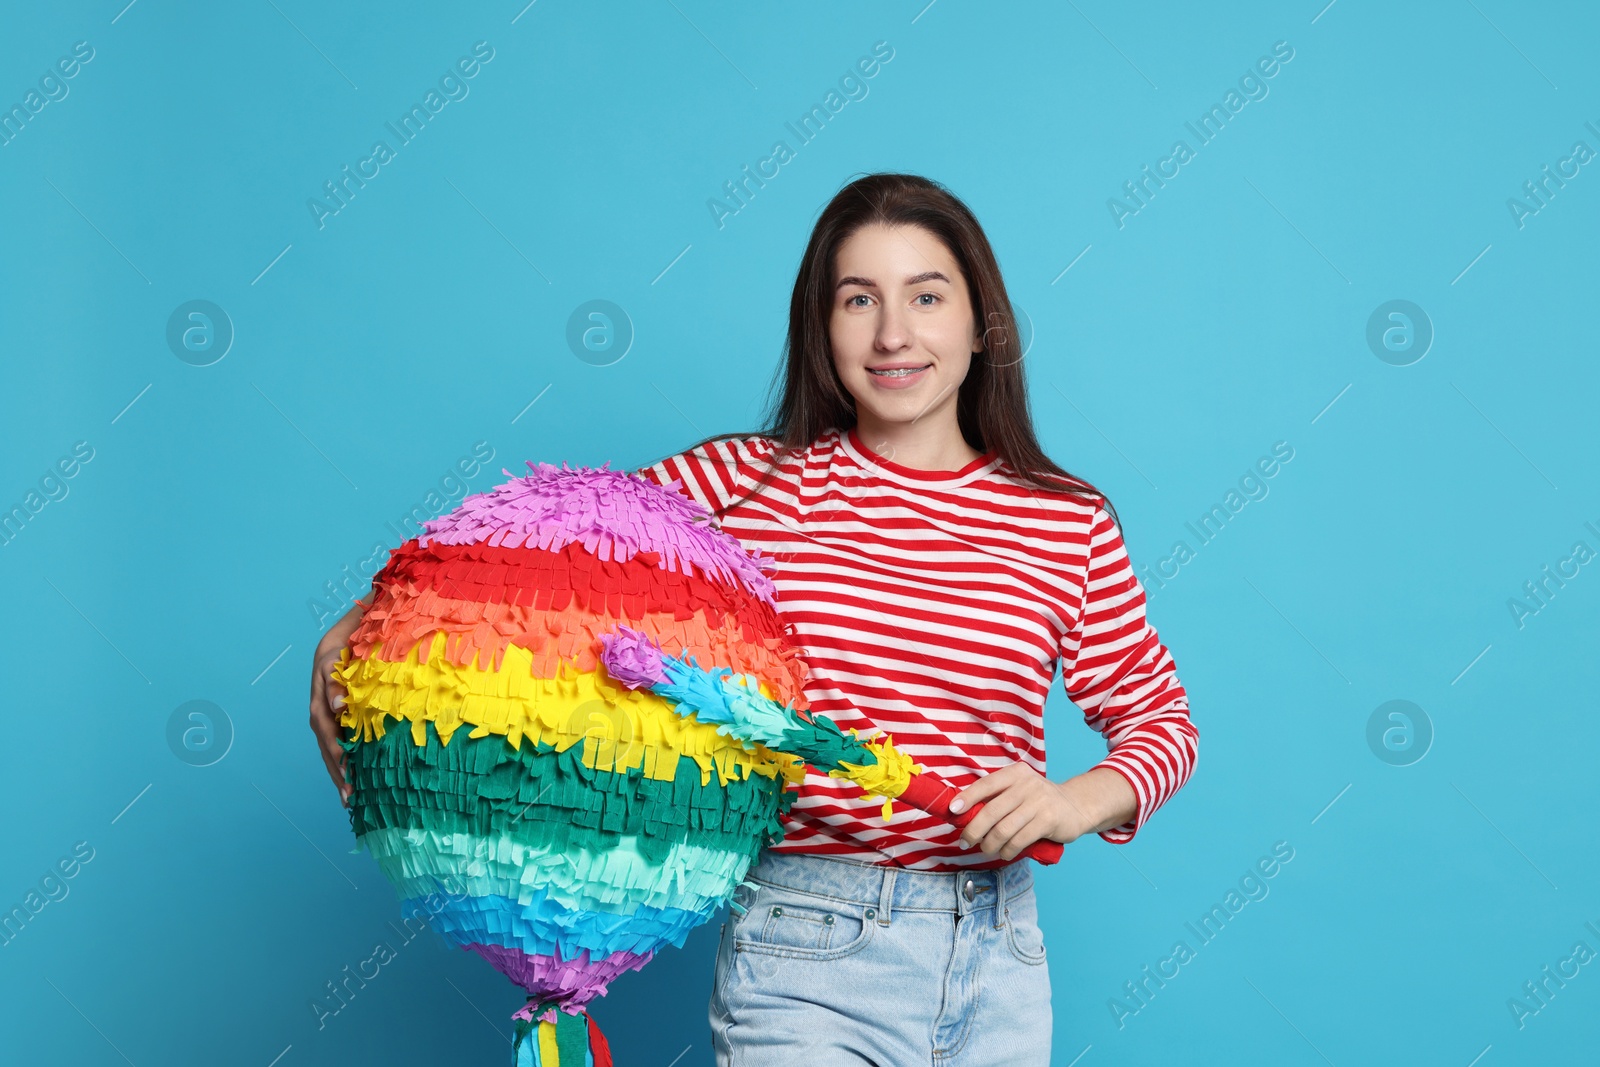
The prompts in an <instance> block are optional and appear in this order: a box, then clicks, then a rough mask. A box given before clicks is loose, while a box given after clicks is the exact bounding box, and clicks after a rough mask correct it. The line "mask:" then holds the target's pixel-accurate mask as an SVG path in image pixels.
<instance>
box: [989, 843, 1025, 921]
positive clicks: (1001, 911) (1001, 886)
mask: <svg viewBox="0 0 1600 1067" xmlns="http://www.w3.org/2000/svg"><path fill="white" fill-rule="evenodd" d="M1026 862H1027V860H1017V861H1015V862H1013V863H1009V864H1007V865H1006V866H1004V867H1001V868H1000V869H999V870H997V871H995V872H994V928H995V929H996V930H999V929H1003V928H1004V927H1005V925H1006V923H1008V922H1010V921H1011V915H1010V913H1009V912H1008V911H1007V910H1006V906H1007V905H1008V904H1010V903H1011V892H1010V890H1011V888H1012V887H1013V886H1014V885H1015V884H1016V878H1015V877H1014V875H1015V872H1016V871H1018V870H1020V869H1021V865H1022V864H1024V863H1026Z"/></svg>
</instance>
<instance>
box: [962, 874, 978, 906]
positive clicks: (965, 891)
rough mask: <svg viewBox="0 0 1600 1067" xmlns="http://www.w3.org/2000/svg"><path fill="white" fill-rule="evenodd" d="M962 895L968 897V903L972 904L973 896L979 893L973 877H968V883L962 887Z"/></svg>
mask: <svg viewBox="0 0 1600 1067" xmlns="http://www.w3.org/2000/svg"><path fill="white" fill-rule="evenodd" d="M961 895H962V896H964V897H966V898H967V903H968V904H971V903H972V898H973V897H974V896H976V895H977V890H976V889H974V888H973V885H972V879H971V878H968V879H967V884H966V885H964V886H962V887H961Z"/></svg>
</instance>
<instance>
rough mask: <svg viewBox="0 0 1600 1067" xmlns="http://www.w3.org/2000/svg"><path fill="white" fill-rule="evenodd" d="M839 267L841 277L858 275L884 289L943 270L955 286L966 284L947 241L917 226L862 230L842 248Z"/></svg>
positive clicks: (837, 273) (877, 225) (875, 226)
mask: <svg viewBox="0 0 1600 1067" xmlns="http://www.w3.org/2000/svg"><path fill="white" fill-rule="evenodd" d="M835 268H836V269H835V275H834V276H835V277H837V278H845V277H848V276H855V277H860V278H865V279H869V280H871V281H872V282H873V283H875V284H877V285H880V286H884V287H889V286H895V285H901V284H904V283H905V280H906V279H907V278H911V277H914V276H916V275H919V274H925V273H927V272H928V271H939V272H940V273H942V274H944V275H945V277H947V278H949V279H950V282H951V284H953V285H960V284H961V283H962V278H961V268H960V266H959V265H958V264H957V263H956V259H955V256H953V255H951V253H950V250H949V249H948V248H946V247H945V245H944V242H943V241H941V240H939V238H938V237H936V236H934V235H933V233H932V232H931V231H929V230H927V229H924V228H923V227H921V226H915V225H902V226H885V225H883V224H882V223H873V224H871V225H868V226H863V227H861V228H860V229H859V230H857V231H856V232H855V233H853V234H851V235H850V236H849V237H848V238H847V239H846V240H845V241H844V242H843V243H842V244H841V245H840V246H839V252H838V256H837V262H836V263H835Z"/></svg>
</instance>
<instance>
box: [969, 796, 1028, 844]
mask: <svg viewBox="0 0 1600 1067" xmlns="http://www.w3.org/2000/svg"><path fill="white" fill-rule="evenodd" d="M1037 816H1038V810H1037V807H1036V806H1035V805H1034V804H1032V803H1023V804H1018V805H1017V806H1016V807H1015V808H1013V809H1012V810H1011V811H1010V812H1009V813H1007V814H1006V816H1005V817H1004V818H1001V819H998V820H996V821H995V823H994V825H993V826H992V827H990V829H989V832H988V833H986V834H984V835H983V837H982V838H981V839H980V840H979V842H978V847H979V848H980V849H982V850H983V851H984V852H986V853H988V854H989V855H991V856H998V855H999V854H1000V853H1001V851H1002V850H1003V849H1004V848H1005V847H1006V845H1007V844H1008V843H1009V842H1010V841H1011V839H1012V838H1014V837H1016V835H1017V834H1019V833H1021V832H1022V830H1023V829H1024V828H1025V827H1026V826H1027V825H1028V824H1029V823H1031V822H1032V821H1033V820H1034V819H1035V818H1036V817H1037ZM1028 844H1031V842H1024V843H1023V844H1022V845H1019V846H1018V851H1021V850H1022V849H1023V848H1025V847H1027V845H1028Z"/></svg>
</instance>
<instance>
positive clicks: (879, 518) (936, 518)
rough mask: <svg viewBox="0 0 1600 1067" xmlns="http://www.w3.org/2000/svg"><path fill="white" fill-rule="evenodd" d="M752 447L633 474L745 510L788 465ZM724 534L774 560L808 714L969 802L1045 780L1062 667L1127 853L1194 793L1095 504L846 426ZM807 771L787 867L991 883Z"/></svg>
mask: <svg viewBox="0 0 1600 1067" xmlns="http://www.w3.org/2000/svg"><path fill="white" fill-rule="evenodd" d="M780 453H781V450H780V449H778V448H777V447H776V442H775V441H773V440H772V439H770V438H767V437H762V436H750V437H742V438H733V439H729V440H725V441H715V442H711V443H709V444H704V445H701V446H699V447H698V448H695V449H691V450H689V451H685V452H681V453H678V454H677V455H674V456H670V457H668V458H666V459H664V460H662V461H660V462H659V463H656V464H654V465H652V466H648V467H644V468H641V469H640V470H638V471H637V472H635V473H637V474H639V475H642V476H644V477H647V478H649V479H650V480H651V481H653V482H655V483H656V484H658V485H669V484H670V483H672V482H674V481H676V482H677V483H678V488H679V491H680V492H683V493H684V494H686V495H687V496H689V497H690V498H692V499H693V500H695V501H698V502H699V503H700V504H702V505H704V506H705V507H707V508H708V509H712V510H715V509H717V508H720V507H723V506H725V505H726V504H728V503H729V501H731V500H734V499H736V498H739V497H743V496H745V495H747V494H748V493H749V492H750V491H751V490H752V489H754V487H755V485H756V483H757V482H758V481H759V480H760V478H761V477H762V475H763V474H764V473H765V472H766V471H767V469H768V467H769V462H768V461H769V460H770V459H772V458H773V457H775V456H780ZM718 525H719V526H720V527H721V529H722V530H723V531H725V532H726V533H728V534H730V535H731V536H733V537H734V538H736V539H737V540H738V541H739V542H740V543H741V544H742V545H743V546H744V547H745V548H746V549H747V550H750V551H759V552H761V553H764V554H765V555H768V556H771V557H773V558H774V559H775V560H776V562H777V566H776V567H775V569H774V570H773V571H772V578H773V582H774V585H775V586H776V587H777V605H778V613H779V616H780V618H782V619H783V620H784V621H785V623H786V624H787V625H788V626H789V628H790V630H791V632H792V633H793V634H794V637H795V639H796V641H797V643H798V644H799V645H800V646H801V647H802V649H803V650H804V657H805V661H806V664H807V667H808V669H809V674H810V676H809V680H808V681H807V682H806V685H805V687H804V690H803V692H804V694H805V697H806V700H807V702H808V703H809V705H810V710H812V711H815V712H821V713H823V714H826V715H828V716H829V717H830V718H832V719H833V720H834V721H835V722H837V723H838V724H839V726H840V728H842V729H845V730H849V729H851V728H855V729H857V730H859V731H860V732H861V734H862V736H868V735H873V734H876V733H878V732H883V733H887V734H888V735H890V736H891V737H892V738H893V739H894V743H895V745H896V746H897V747H899V748H901V749H903V750H904V751H905V752H906V753H907V754H908V755H910V756H911V758H912V759H913V760H914V761H915V762H917V763H921V764H923V765H924V766H925V767H926V768H927V769H928V770H930V771H934V772H936V773H938V774H940V775H942V776H943V777H944V778H946V779H948V780H949V781H950V782H951V783H952V784H954V785H955V786H956V787H957V788H964V787H966V786H968V785H970V784H971V783H973V782H974V781H976V780H977V779H978V778H980V777H981V776H982V775H984V774H987V773H989V772H992V771H996V770H999V769H1000V768H1001V767H1005V766H1008V765H1009V764H1011V763H1014V762H1016V761H1019V760H1020V761H1022V762H1024V763H1026V764H1027V765H1028V766H1030V767H1032V768H1033V769H1034V770H1036V771H1038V772H1039V773H1040V774H1043V773H1044V771H1045V748H1044V704H1045V698H1046V696H1047V695H1048V694H1049V691H1050V686H1051V685H1052V684H1053V683H1054V680H1055V676H1056V672H1057V670H1058V669H1059V670H1060V672H1061V676H1062V679H1063V685H1064V687H1065V690H1066V693H1067V695H1068V696H1069V697H1070V698H1071V699H1072V701H1073V703H1074V704H1076V705H1077V707H1078V709H1079V710H1080V711H1081V712H1082V713H1083V717H1084V722H1085V723H1087V724H1088V725H1089V726H1090V727H1092V728H1093V729H1095V730H1097V731H1098V732H1099V733H1100V734H1101V735H1102V736H1103V737H1104V738H1105V739H1106V743H1107V754H1106V757H1105V758H1104V759H1103V760H1101V761H1100V763H1099V764H1097V766H1101V767H1109V768H1111V769H1112V770H1114V771H1116V772H1117V773H1118V774H1121V775H1122V776H1123V777H1124V778H1126V779H1127V781H1128V783H1129V784H1130V785H1131V786H1132V787H1133V792H1134V794H1135V796H1136V797H1137V798H1138V812H1137V814H1136V815H1135V816H1134V817H1133V818H1132V819H1130V820H1129V821H1127V822H1125V823H1123V824H1122V825H1121V826H1116V827H1113V828H1111V829H1108V830H1103V831H1101V832H1100V836H1101V837H1102V838H1104V839H1105V840H1106V841H1109V842H1111V843H1113V844H1123V843H1126V842H1128V841H1131V840H1132V839H1133V837H1134V835H1135V834H1136V833H1137V832H1138V831H1139V829H1140V827H1142V826H1143V825H1144V823H1145V821H1146V820H1147V819H1149V818H1150V816H1151V815H1152V814H1153V813H1154V812H1155V810H1156V809H1157V808H1159V807H1160V806H1161V805H1162V804H1164V803H1165V802H1166V801H1167V799H1168V798H1169V797H1171V796H1172V794H1173V793H1175V792H1176V791H1177V790H1178V789H1179V788H1180V787H1181V786H1182V785H1183V784H1184V782H1185V781H1187V780H1188V778H1189V775H1190V773H1191V772H1192V771H1193V769H1194V765H1195V759H1196V753H1197V747H1198V732H1197V731H1196V729H1195V727H1194V724H1193V723H1192V722H1191V721H1190V718H1189V706H1188V697H1187V695H1186V694H1185V692H1184V689H1183V686H1182V684H1180V683H1179V681H1178V677H1177V673H1176V668H1175V666H1174V664H1173V661H1172V656H1171V654H1170V653H1169V652H1168V650H1167V648H1166V647H1165V646H1164V645H1163V644H1162V643H1161V641H1160V638H1159V637H1158V636H1157V634H1156V631H1155V630H1154V629H1153V628H1152V627H1151V626H1150V624H1149V623H1148V622H1147V621H1146V619H1145V595H1144V589H1143V588H1142V587H1141V586H1140V584H1139V581H1138V579H1137V578H1136V577H1135V575H1134V572H1133V569H1132V567H1131V565H1130V563H1129V560H1128V554H1127V551H1126V549H1125V547H1124V545H1123V540H1122V536H1121V533H1120V532H1119V531H1118V529H1117V527H1116V524H1115V523H1114V522H1113V521H1112V520H1111V517H1110V515H1109V514H1108V513H1107V512H1106V511H1105V510H1104V508H1103V507H1101V506H1100V505H1099V504H1098V503H1097V502H1095V501H1092V500H1086V499H1084V498H1082V497H1077V496H1073V495H1071V494H1068V493H1066V492H1059V491H1047V490H1041V489H1035V488H1032V487H1030V486H1027V485H1025V484H1023V483H1021V482H1020V481H1017V480H1016V479H1015V478H1014V477H1012V472H1011V470H1010V468H1009V467H1008V466H1007V464H1006V463H1005V461H1004V460H1003V459H1002V458H1001V457H999V456H998V455H996V454H995V453H993V452H990V453H988V454H986V455H984V456H981V457H979V458H978V459H975V460H973V461H972V462H971V463H969V464H967V465H966V466H964V467H962V468H961V469H960V470H956V471H929V470H919V469H916V468H913V467H907V466H903V465H901V464H898V463H895V462H893V461H892V460H889V459H886V458H884V457H881V456H879V455H877V454H876V453H874V452H873V451H872V450H871V449H869V448H868V447H867V446H866V445H865V444H864V443H863V442H862V440H861V438H860V436H859V435H858V434H857V432H856V430H855V429H854V428H853V427H852V428H850V429H848V430H845V431H840V430H838V429H829V430H827V431H825V432H824V433H823V434H822V435H821V436H819V437H818V438H817V439H816V440H815V441H814V442H812V443H811V445H810V446H808V447H807V448H806V449H805V450H803V451H802V452H800V453H798V454H790V455H788V456H782V457H781V458H780V460H779V465H778V468H777V471H776V472H775V473H774V474H773V475H772V477H771V479H770V480H769V481H768V484H767V485H765V486H764V487H762V488H761V490H760V491H759V493H757V494H756V495H755V496H754V497H752V498H751V499H749V500H744V501H742V502H740V503H739V504H738V505H736V506H735V507H733V508H732V509H730V510H729V511H728V512H726V513H725V514H724V515H722V517H721V518H720V520H718ZM881 808H882V800H881V799H879V800H873V799H869V798H864V797H862V796H861V793H860V790H859V788H858V787H855V786H852V785H850V784H848V783H847V782H844V781H842V780H840V779H836V778H829V777H828V776H827V775H825V774H821V773H818V772H816V771H814V770H812V771H808V773H807V775H806V778H805V781H804V782H803V783H801V785H800V789H799V795H798V796H797V797H796V800H795V803H794V806H793V808H792V809H791V810H790V812H789V813H788V815H787V816H786V817H785V823H784V826H785V837H784V839H783V840H782V841H781V842H779V843H778V844H776V845H773V846H771V847H772V848H773V850H774V851H778V852H804V853H820V854H825V855H829V856H835V857H840V858H846V859H853V860H858V861H862V862H867V863H879V864H884V863H887V864H893V865H896V866H901V867H906V868H910V869H915V870H932V871H951V870H958V869H966V868H981V867H996V866H1000V865H1002V863H1003V862H1004V861H1002V860H1000V859H999V858H998V857H991V856H986V855H985V854H984V853H983V852H982V851H980V850H978V849H971V850H964V849H962V848H961V847H960V844H959V841H958V838H959V833H960V832H959V831H958V830H957V829H955V828H954V827H953V826H952V825H951V824H950V823H948V822H946V821H944V820H943V819H939V818H936V817H934V816H930V815H926V814H924V813H922V812H920V811H917V810H916V809H914V808H910V807H908V806H906V805H904V804H901V803H898V802H897V803H896V804H895V805H894V812H893V816H892V818H891V820H890V821H889V822H888V823H885V822H884V821H883V818H882V814H881Z"/></svg>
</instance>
